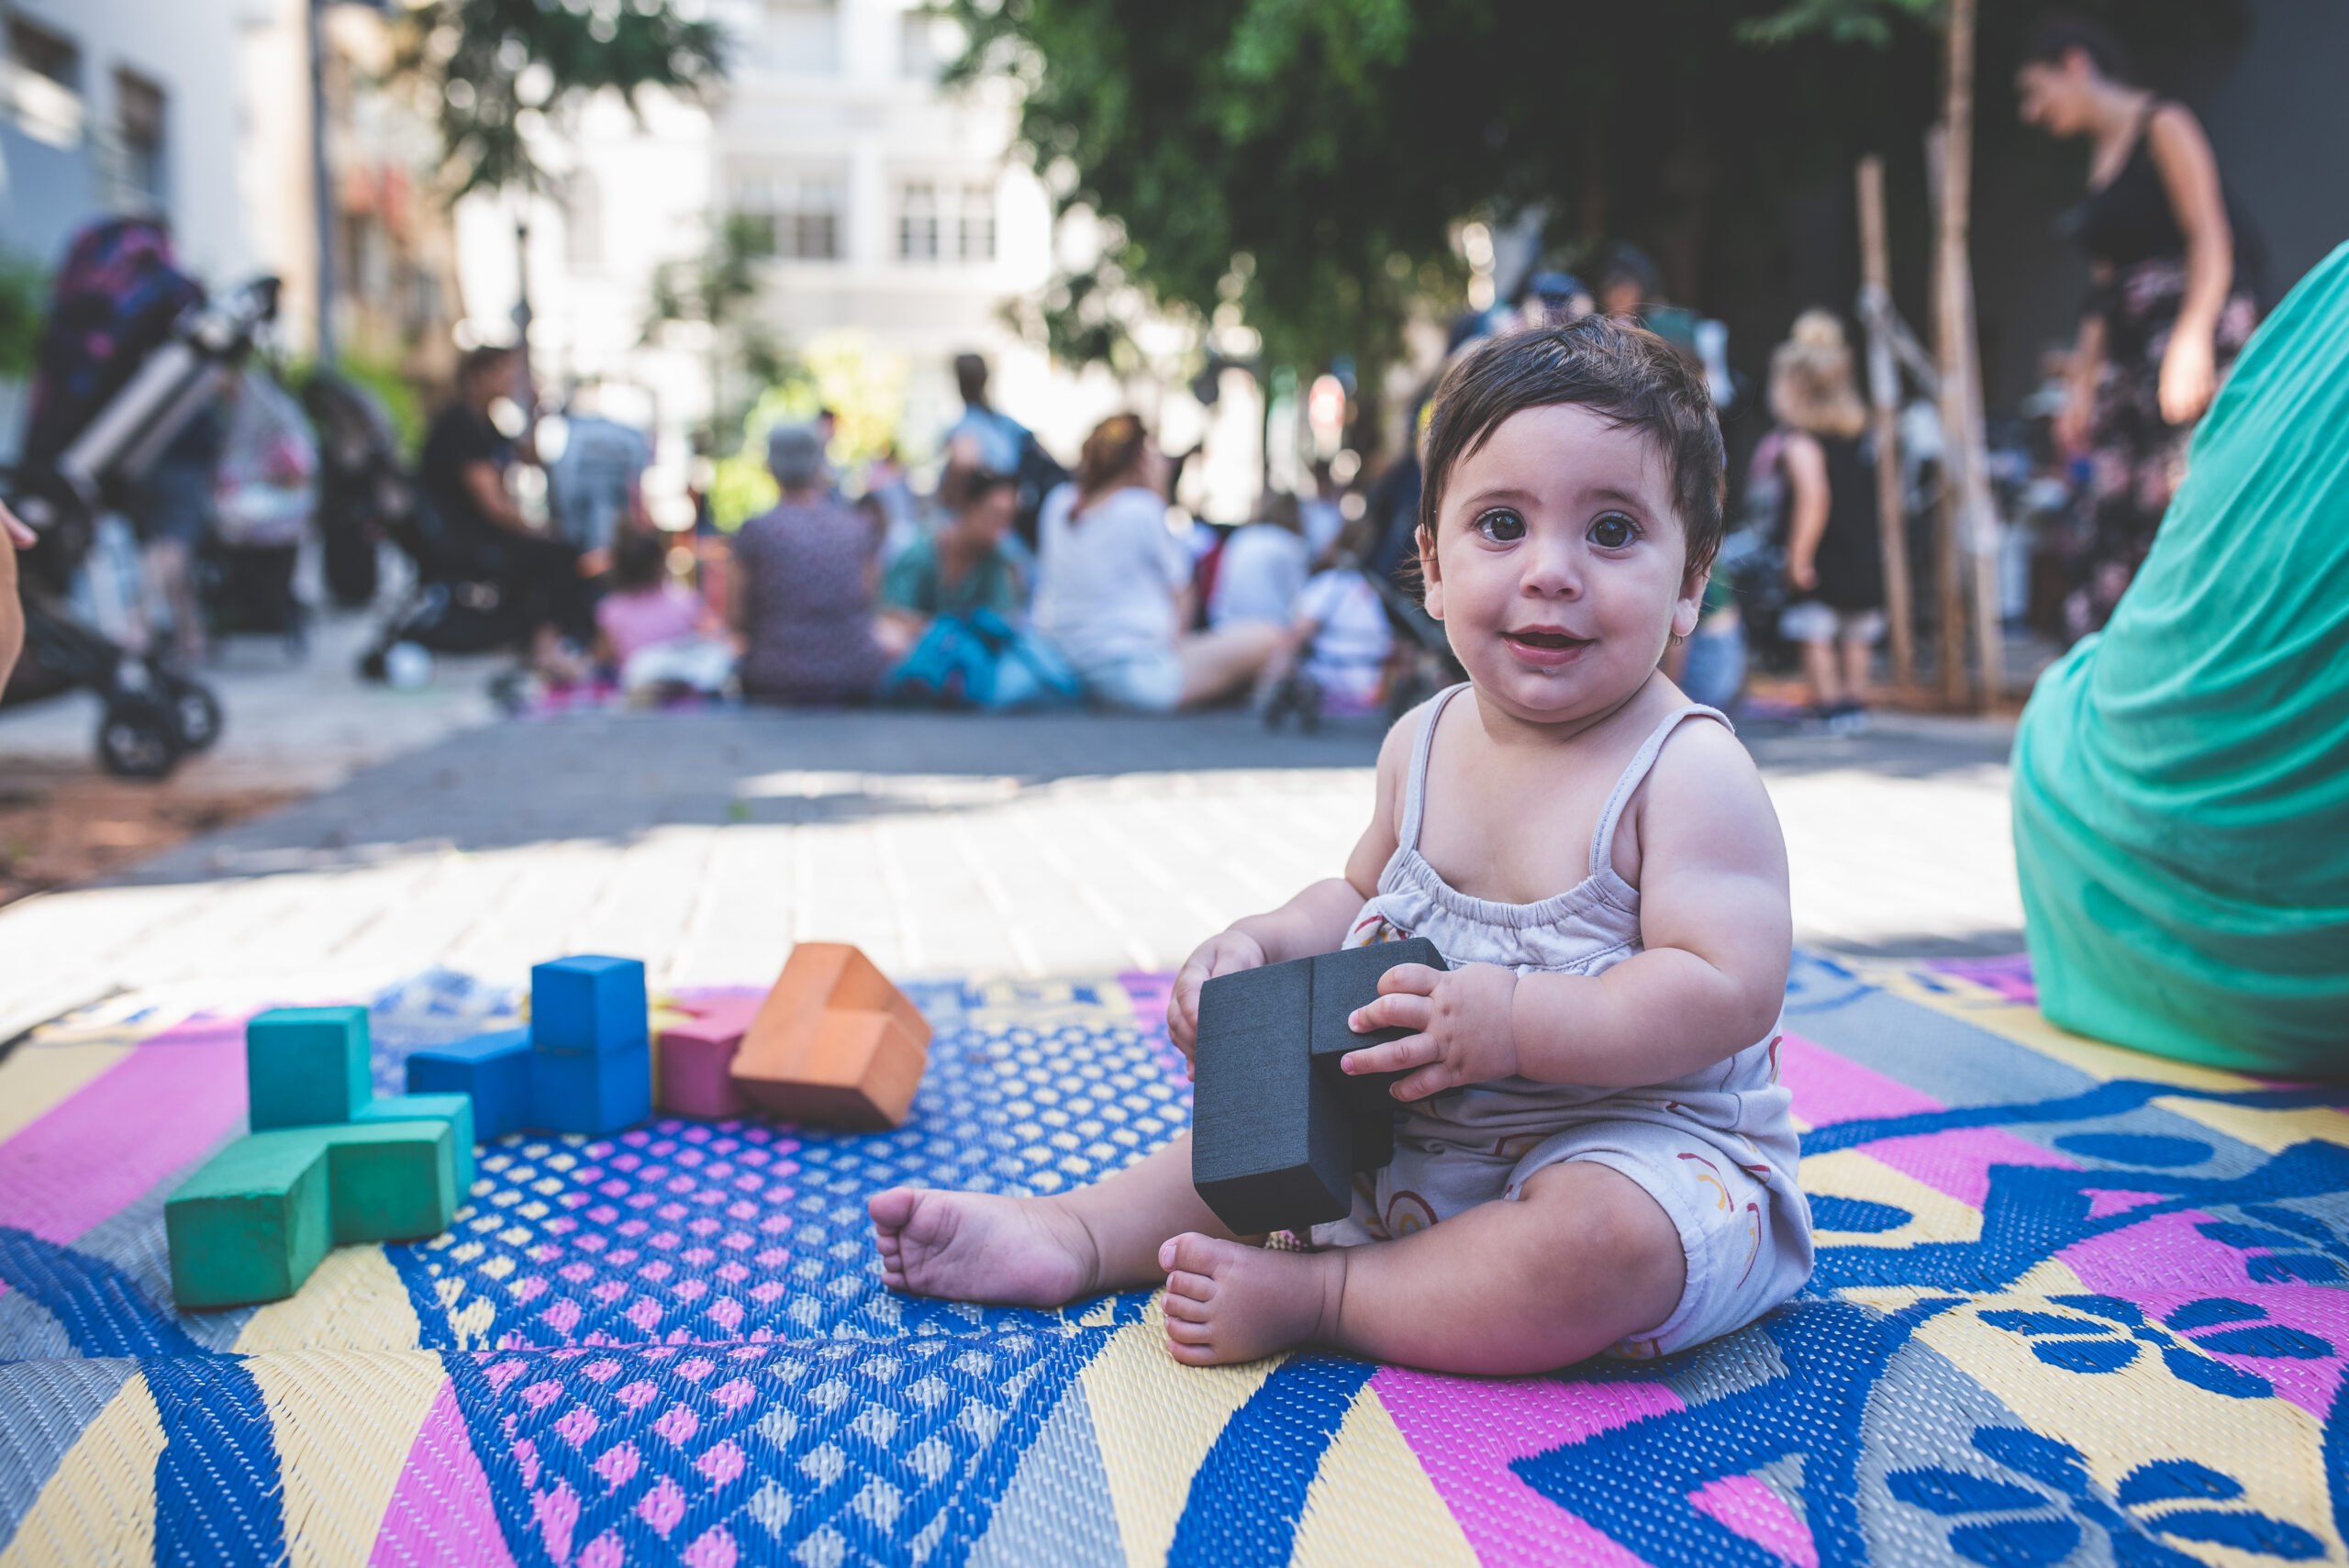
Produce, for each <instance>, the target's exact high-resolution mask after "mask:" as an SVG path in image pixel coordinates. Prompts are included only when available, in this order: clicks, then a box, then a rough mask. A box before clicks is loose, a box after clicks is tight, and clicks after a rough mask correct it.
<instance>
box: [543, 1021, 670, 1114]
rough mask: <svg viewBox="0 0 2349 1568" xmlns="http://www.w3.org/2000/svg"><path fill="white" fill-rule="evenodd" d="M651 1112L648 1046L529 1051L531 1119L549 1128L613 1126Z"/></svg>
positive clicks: (650, 1073)
mask: <svg viewBox="0 0 2349 1568" xmlns="http://www.w3.org/2000/svg"><path fill="white" fill-rule="evenodd" d="M651 1114H652V1049H651V1046H650V1045H648V1044H644V1043H641V1042H640V1043H639V1044H638V1045H637V1046H636V1048H635V1049H634V1050H632V1051H596V1052H592V1053H579V1052H573V1051H531V1052H530V1121H529V1124H530V1125H531V1126H532V1127H542V1128H545V1129H548V1130H549V1131H551V1132H597V1133H601V1132H618V1130H619V1129H622V1128H624V1127H630V1126H633V1125H634V1124H636V1123H637V1122H640V1121H642V1120H643V1119H644V1118H647V1117H649V1116H651Z"/></svg>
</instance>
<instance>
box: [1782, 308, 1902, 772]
mask: <svg viewBox="0 0 2349 1568" xmlns="http://www.w3.org/2000/svg"><path fill="white" fill-rule="evenodd" d="M1770 411H1771V412H1772V413H1773V414H1775V415H1776V417H1777V420H1778V426H1779V429H1780V431H1781V441H1780V446H1779V456H1778V462H1779V466H1780V470H1781V472H1783V473H1785V475H1786V479H1787V484H1786V490H1785V496H1786V499H1785V502H1784V513H1783V515H1784V517H1785V525H1786V540H1787V584H1788V586H1790V587H1791V588H1792V589H1793V591H1794V594H1795V602H1794V603H1793V604H1791V605H1788V606H1787V608H1786V611H1785V613H1784V614H1782V615H1781V616H1779V617H1778V629H1779V630H1780V631H1781V632H1782V633H1784V634H1785V636H1786V637H1787V640H1789V641H1792V642H1799V643H1801V644H1802V663H1803V673H1805V674H1806V675H1807V676H1808V677H1809V681H1810V698H1811V705H1812V710H1813V711H1814V712H1815V713H1816V714H1817V715H1818V717H1820V719H1821V720H1823V721H1824V722H1825V723H1826V725H1827V728H1829V729H1830V730H1831V731H1833V732H1835V733H1838V734H1850V733H1852V732H1854V731H1855V730H1857V729H1860V728H1864V727H1865V725H1866V723H1867V698H1868V671H1869V665H1870V664H1871V663H1872V662H1874V660H1875V658H1876V643H1877V642H1878V641H1880V640H1882V639H1883V637H1884V541H1883V540H1882V539H1880V538H1879V537H1878V532H1877V527H1876V449H1875V444H1874V442H1872V441H1871V440H1869V439H1867V435H1866V431H1867V424H1868V411H1867V409H1866V408H1865V406H1862V404H1861V402H1860V396H1859V394H1858V393H1857V392H1855V391H1854V390H1853V387H1852V351H1851V350H1850V348H1849V347H1848V346H1846V344H1845V343H1844V341H1843V328H1842V325H1841V324H1840V323H1839V322H1837V321H1836V319H1835V317H1832V316H1831V315H1829V314H1828V313H1827V312H1826V311H1824V310H1806V311H1804V312H1803V313H1802V314H1801V315H1800V316H1798V317H1796V318H1795V325H1794V330H1793V331H1792V332H1791V333H1789V334H1788V335H1787V340H1786V341H1785V342H1783V343H1781V344H1779V345H1778V348H1777V351H1776V352H1775V353H1774V354H1772V355H1771V356H1770Z"/></svg>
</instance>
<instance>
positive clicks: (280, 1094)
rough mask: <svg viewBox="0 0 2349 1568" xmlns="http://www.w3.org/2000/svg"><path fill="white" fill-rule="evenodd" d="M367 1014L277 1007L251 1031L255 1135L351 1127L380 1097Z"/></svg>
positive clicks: (248, 1052)
mask: <svg viewBox="0 0 2349 1568" xmlns="http://www.w3.org/2000/svg"><path fill="white" fill-rule="evenodd" d="M374 1092H375V1091H374V1085H373V1082H372V1078H371V1074H370V1073H369V1071H368V1063H367V1009H366V1008H364V1007H278V1008H275V1009H273V1010H272V1011H270V1012H266V1013H257V1014H255V1015H254V1016H253V1018H252V1021H251V1022H250V1023H248V1024H247V1025H246V1026H245V1095H246V1100H247V1103H248V1105H249V1106H250V1110H251V1126H252V1129H253V1130H254V1131H255V1132H260V1131H263V1130H265V1129H270V1128H277V1127H322V1126H327V1125H329V1124H332V1123H336V1122H345V1121H349V1120H350V1119H351V1118H352V1117H353V1116H354V1115H356V1114H357V1113H358V1110H359V1107H360V1106H363V1105H365V1104H366V1103H367V1102H368V1100H369V1099H370V1098H372V1097H373V1095H374Z"/></svg>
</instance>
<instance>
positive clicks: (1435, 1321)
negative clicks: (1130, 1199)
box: [1161, 1161, 1687, 1374]
mask: <svg viewBox="0 0 2349 1568" xmlns="http://www.w3.org/2000/svg"><path fill="white" fill-rule="evenodd" d="M1161 1255H1162V1258H1163V1261H1164V1262H1165V1263H1166V1266H1167V1267H1168V1269H1169V1271H1170V1273H1169V1275H1168V1278H1167V1281H1166V1335H1167V1341H1168V1342H1167V1349H1168V1350H1169V1351H1171V1352H1172V1353H1173V1354H1174V1356H1175V1359H1176V1360H1177V1361H1184V1362H1193V1363H1194V1364H1199V1365H1204V1364H1207V1363H1209V1362H1236V1361H1252V1360H1253V1359H1255V1358H1256V1357H1258V1356H1262V1355H1268V1354H1270V1353H1272V1352H1273V1351H1281V1350H1286V1349H1288V1348H1289V1347H1290V1346H1292V1345H1297V1344H1300V1343H1303V1342H1306V1341H1308V1340H1318V1341H1319V1342H1321V1343H1324V1344H1330V1345H1334V1346H1336V1347H1337V1348H1339V1349H1340V1350H1344V1351H1353V1353H1355V1354H1356V1355H1362V1356H1367V1357H1370V1358H1371V1359H1373V1360H1375V1361H1383V1362H1402V1363H1404V1364H1405V1365H1408V1366H1417V1367H1425V1368H1427V1369H1429V1370H1430V1371H1432V1372H1462V1373H1497V1374H1505V1373H1533V1372H1547V1371H1549V1370H1550V1369H1551V1368H1553V1367H1560V1366H1565V1365H1567V1364H1569V1363H1571V1362H1578V1361H1581V1360H1582V1359H1583V1358H1584V1357H1586V1356H1590V1355H1595V1354H1597V1353H1598V1351H1603V1350H1605V1349H1606V1348H1607V1347H1608V1346H1609V1345H1611V1344H1613V1343H1615V1341H1617V1340H1621V1339H1625V1338H1627V1337H1629V1336H1631V1335H1633V1334H1638V1333H1641V1332H1643V1331H1644V1330H1647V1329H1653V1328H1655V1327H1657V1326H1658V1325H1660V1324H1661V1323H1663V1322H1664V1319H1665V1318H1669V1317H1671V1316H1672V1313H1673V1309H1674V1308H1675V1307H1677V1306H1678V1305H1679V1302H1680V1295H1681V1291H1682V1289H1683V1287H1684V1285H1685V1283H1686V1281H1687V1259H1686V1258H1685V1257H1684V1256H1683V1255H1682V1252H1681V1247H1680V1233H1679V1230H1678V1229H1677V1228H1675V1226H1674V1225H1673V1223H1672V1218H1671V1217H1670V1216H1669V1215H1667V1214H1665V1213H1664V1209H1663V1208H1662V1207H1660V1206H1659V1205H1658V1204H1657V1203H1656V1201H1655V1200H1654V1199H1653V1198H1652V1197H1650V1196H1649V1195H1647V1193H1646V1192H1645V1191H1644V1190H1643V1189H1642V1187H1641V1186H1640V1184H1638V1183H1636V1182H1634V1181H1632V1180H1631V1178H1630V1177H1628V1176H1626V1175H1624V1174H1622V1173H1620V1172H1618V1171H1614V1170H1610V1169H1609V1168H1608V1167H1607V1166H1604V1165H1598V1164H1593V1163H1591V1162H1587V1161H1577V1162H1568V1163H1565V1164H1561V1165H1553V1166H1550V1167H1549V1168H1548V1169H1546V1170H1543V1171H1541V1172H1539V1173H1536V1174H1535V1175H1533V1176H1532V1177H1531V1179H1530V1180H1528V1181H1527V1182H1526V1184H1525V1188H1524V1193H1523V1195H1522V1196H1521V1197H1520V1199H1519V1200H1518V1201H1517V1202H1515V1203H1486V1204H1479V1205H1478V1206H1476V1207H1475V1208H1472V1209H1469V1210H1468V1211H1467V1212H1466V1213H1464V1214H1458V1215H1454V1216H1453V1218H1450V1219H1447V1220H1445V1221H1444V1222H1443V1223H1442V1224H1441V1225H1435V1226H1431V1227H1430V1228H1429V1229H1425V1230H1421V1231H1417V1232H1415V1233H1413V1234H1412V1235H1409V1236H1406V1237H1404V1238H1403V1239H1402V1240H1397V1241H1379V1242H1374V1243H1372V1244H1370V1245H1368V1246H1364V1247H1346V1248H1339V1249H1335V1250H1332V1251H1326V1252H1310V1253H1297V1252H1268V1251H1260V1250H1257V1249H1254V1248H1247V1247H1238V1246H1234V1245H1232V1244H1230V1243H1229V1242H1224V1241H1219V1240H1213V1239H1211V1238H1209V1237H1207V1236H1178V1237H1176V1238H1175V1240H1172V1241H1170V1242H1168V1243H1167V1244H1166V1246H1165V1248H1164V1249H1163V1250H1162V1254H1161Z"/></svg>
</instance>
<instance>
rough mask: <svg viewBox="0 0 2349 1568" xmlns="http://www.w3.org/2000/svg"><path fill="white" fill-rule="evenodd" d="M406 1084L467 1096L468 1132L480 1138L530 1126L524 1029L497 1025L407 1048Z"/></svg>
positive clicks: (418, 1090)
mask: <svg viewBox="0 0 2349 1568" xmlns="http://www.w3.org/2000/svg"><path fill="white" fill-rule="evenodd" d="M407 1089H408V1093H409V1094H411V1095H419V1094H421V1095H466V1096H468V1097H469V1098H471V1099H472V1101H473V1136H474V1138H476V1139H478V1140H480V1141H482V1142H484V1143H486V1142H488V1141H489V1140H491V1139H493V1138H503V1137H505V1136H506V1135H507V1133H509V1132H518V1131H520V1130H521V1129H524V1128H526V1127H529V1125H530V1031H529V1030H528V1029H499V1030H497V1031H496V1032H495V1033H494V1034H484V1035H476V1036H474V1037H473V1039H471V1040H459V1041H458V1042H457V1043H456V1044H454V1045H436V1046H433V1047H431V1048H429V1050H425V1051H412V1052H410V1053H409V1055H408V1059H407Z"/></svg>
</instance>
